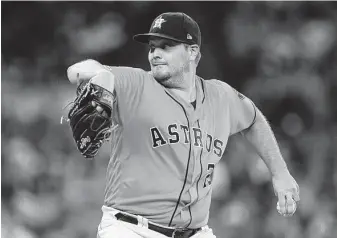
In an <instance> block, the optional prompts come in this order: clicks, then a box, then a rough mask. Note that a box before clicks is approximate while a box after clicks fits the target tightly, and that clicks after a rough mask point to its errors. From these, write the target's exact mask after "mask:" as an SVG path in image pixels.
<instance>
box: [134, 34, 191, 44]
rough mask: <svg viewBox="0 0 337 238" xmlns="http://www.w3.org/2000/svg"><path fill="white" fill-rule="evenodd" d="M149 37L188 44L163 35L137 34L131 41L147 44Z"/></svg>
mask: <svg viewBox="0 0 337 238" xmlns="http://www.w3.org/2000/svg"><path fill="white" fill-rule="evenodd" d="M151 36H155V37H159V38H162V39H168V40H173V41H177V42H181V43H187V44H188V42H186V41H182V40H179V39H176V38H174V37H171V36H168V35H165V34H160V33H146V34H137V35H134V36H133V39H134V40H135V41H137V42H140V43H144V44H148V43H149V40H150V37H151Z"/></svg>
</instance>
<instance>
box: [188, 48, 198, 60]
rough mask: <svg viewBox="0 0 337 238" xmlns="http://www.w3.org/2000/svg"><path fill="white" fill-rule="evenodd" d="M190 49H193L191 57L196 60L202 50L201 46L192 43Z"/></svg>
mask: <svg viewBox="0 0 337 238" xmlns="http://www.w3.org/2000/svg"><path fill="white" fill-rule="evenodd" d="M190 51H191V55H190V59H191V60H193V61H194V60H195V59H196V58H197V56H198V54H199V52H200V48H199V46H198V45H191V46H190Z"/></svg>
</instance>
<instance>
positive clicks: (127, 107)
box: [106, 66, 148, 124]
mask: <svg viewBox="0 0 337 238" xmlns="http://www.w3.org/2000/svg"><path fill="white" fill-rule="evenodd" d="M106 68H107V69H108V70H109V71H110V72H112V73H113V74H114V76H115V84H114V95H115V99H116V102H117V104H116V106H117V109H118V110H114V111H117V113H118V120H119V123H122V124H127V122H128V121H129V120H130V119H132V117H133V115H134V114H135V112H136V110H137V108H138V106H139V102H140V99H141V96H142V92H143V88H144V80H145V78H146V77H148V73H147V72H146V71H144V70H142V69H138V68H132V67H114V66H106Z"/></svg>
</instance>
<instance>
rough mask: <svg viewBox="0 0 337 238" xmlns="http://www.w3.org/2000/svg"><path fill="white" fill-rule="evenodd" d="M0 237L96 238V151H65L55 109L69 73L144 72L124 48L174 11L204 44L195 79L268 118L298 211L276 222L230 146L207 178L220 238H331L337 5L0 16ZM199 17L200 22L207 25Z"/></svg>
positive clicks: (142, 50)
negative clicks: (84, 63)
mask: <svg viewBox="0 0 337 238" xmlns="http://www.w3.org/2000/svg"><path fill="white" fill-rule="evenodd" d="M1 7H2V9H1V11H2V12H1V14H2V25H1V28H2V29H1V33H2V34H1V40H2V44H1V89H2V90H1V101H2V103H1V174H2V177H1V237H3V238H61V237H62V238H64V237H72V238H90V237H96V228H97V225H98V224H99V222H100V218H101V211H100V208H101V205H102V202H103V192H104V185H105V172H106V166H107V163H108V159H109V150H108V146H107V145H105V146H104V147H103V148H102V150H101V152H100V154H99V156H98V157H97V158H96V159H95V160H90V161H89V160H85V159H84V158H82V157H81V156H80V154H79V153H78V152H77V150H76V148H75V144H74V142H73V138H72V136H71V133H70V130H69V127H68V125H62V124H60V117H61V116H62V115H63V114H64V113H66V110H62V108H63V107H64V106H65V105H66V104H67V103H69V102H70V101H71V100H72V99H73V98H74V96H75V86H73V85H70V83H69V82H68V81H67V78H66V68H67V67H68V66H69V65H71V64H73V63H75V62H77V61H80V60H83V59H86V58H93V59H97V60H99V61H100V62H103V63H105V64H108V65H126V66H132V67H141V68H144V69H149V66H148V64H147V48H146V47H143V46H141V45H139V44H137V43H134V42H133V41H132V38H131V36H132V35H133V34H136V33H142V32H145V31H147V30H148V29H149V26H150V24H151V22H152V20H153V19H154V17H156V16H157V15H158V14H160V13H162V12H166V11H183V12H185V13H187V14H188V15H190V16H192V17H193V18H194V19H195V20H196V21H197V22H198V23H199V25H200V28H201V32H202V35H203V40H202V46H201V52H202V58H201V62H200V65H199V68H198V74H199V75H200V76H202V77H204V78H206V79H208V78H217V79H220V80H224V81H226V82H227V83H229V84H230V85H232V86H233V87H235V88H236V89H237V90H239V91H241V92H242V93H243V94H245V95H246V96H248V97H249V98H251V99H252V100H253V101H254V102H255V104H256V105H257V106H258V107H259V108H260V109H261V111H262V112H263V113H264V114H265V115H266V117H267V118H268V120H269V122H270V125H271V126H272V129H273V130H274V132H275V135H276V137H277V140H278V142H279V145H280V148H281V151H282V154H283V156H284V158H285V160H286V162H287V164H288V167H289V170H290V171H291V173H292V174H293V176H294V177H295V179H296V180H297V181H298V183H299V186H300V193H301V201H300V203H299V204H298V211H297V212H296V213H295V215H294V216H293V217H291V218H284V217H282V216H280V215H279V214H278V213H277V211H276V202H277V200H276V197H275V196H274V193H273V188H272V185H271V181H270V175H269V172H268V170H267V168H266V166H265V164H264V163H263V161H262V160H261V159H260V158H259V157H258V155H256V153H255V152H254V151H253V150H252V149H251V148H250V147H249V145H248V144H247V143H246V142H245V141H244V140H243V138H242V137H241V136H240V135H236V136H233V137H232V138H231V139H230V141H229V143H228V147H227V149H226V152H225V154H224V156H223V159H222V160H221V162H220V163H219V164H218V165H217V167H216V170H215V178H214V187H213V202H212V206H211V214H210V221H209V225H210V226H211V227H212V228H213V231H214V233H215V235H216V236H217V237H218V238H237V237H247V238H248V237H249V238H336V237H337V202H336V201H337V192H336V191H337V163H336V161H337V149H336V145H337V105H336V104H337V78H336V76H337V4H336V3H334V2H302V1H301V2H241V1H240V2H210V3H208V2H154V1H150V2H2V3H1ZM206 10H207V11H206Z"/></svg>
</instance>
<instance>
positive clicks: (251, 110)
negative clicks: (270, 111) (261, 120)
mask: <svg viewBox="0 0 337 238" xmlns="http://www.w3.org/2000/svg"><path fill="white" fill-rule="evenodd" d="M218 84H221V88H222V90H223V92H221V94H222V95H223V96H224V97H223V99H224V104H223V105H227V107H228V113H229V120H230V123H229V124H230V134H231V135H233V134H236V133H238V132H240V131H242V130H244V129H247V128H249V127H251V126H252V125H253V124H254V122H255V119H256V107H255V105H254V103H253V102H252V101H251V100H250V99H249V98H248V97H246V96H244V95H243V94H242V93H240V92H238V91H237V90H236V89H234V88H233V87H231V86H230V85H228V84H227V83H224V82H221V81H218Z"/></svg>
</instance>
